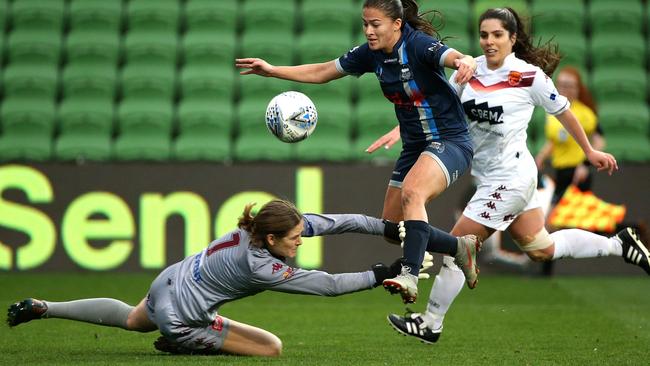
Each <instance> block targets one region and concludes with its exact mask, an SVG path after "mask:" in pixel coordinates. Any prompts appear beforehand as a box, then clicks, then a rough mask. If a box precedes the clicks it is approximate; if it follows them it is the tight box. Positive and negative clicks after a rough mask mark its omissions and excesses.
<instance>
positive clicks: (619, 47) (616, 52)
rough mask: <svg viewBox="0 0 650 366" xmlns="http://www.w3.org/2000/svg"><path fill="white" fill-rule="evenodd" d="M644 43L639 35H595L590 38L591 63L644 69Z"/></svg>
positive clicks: (597, 65)
mask: <svg viewBox="0 0 650 366" xmlns="http://www.w3.org/2000/svg"><path fill="white" fill-rule="evenodd" d="M645 53H646V42H645V39H644V37H643V36H642V35H641V34H640V33H626V34H625V36H621V35H620V34H595V35H593V36H592V37H591V63H592V66H593V67H594V68H597V67H601V66H611V67H622V68H645V61H646V57H645Z"/></svg>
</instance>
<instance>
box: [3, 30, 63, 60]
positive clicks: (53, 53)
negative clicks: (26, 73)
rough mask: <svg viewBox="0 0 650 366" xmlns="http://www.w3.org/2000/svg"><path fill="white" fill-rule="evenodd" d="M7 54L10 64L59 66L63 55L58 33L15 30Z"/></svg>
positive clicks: (8, 43) (10, 37) (11, 34)
mask: <svg viewBox="0 0 650 366" xmlns="http://www.w3.org/2000/svg"><path fill="white" fill-rule="evenodd" d="M7 53H8V56H9V62H10V63H31V64H39V65H57V64H58V63H59V57H60V55H61V34H60V33H58V32H46V31H33V30H31V29H24V30H14V31H13V32H11V33H9V37H8V42H7Z"/></svg>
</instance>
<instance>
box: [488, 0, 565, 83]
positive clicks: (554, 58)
mask: <svg viewBox="0 0 650 366" xmlns="http://www.w3.org/2000/svg"><path fill="white" fill-rule="evenodd" d="M486 19H499V20H500V21H501V24H502V25H503V28H505V29H506V30H507V31H508V32H509V33H510V35H513V34H514V35H515V36H516V38H515V44H514V46H512V51H513V52H514V53H515V54H516V55H517V57H519V58H520V59H522V60H524V61H526V62H528V63H530V64H533V65H535V66H538V67H539V68H540V69H542V70H543V71H544V73H546V75H552V74H553V72H554V71H555V69H556V68H557V65H558V64H559V63H560V59H561V58H562V56H561V55H560V53H559V51H558V46H557V44H555V43H551V41H548V42H546V43H544V44H542V43H541V42H540V43H538V44H537V46H533V43H532V40H531V37H530V34H528V32H527V31H526V27H525V25H524V23H523V22H522V21H521V18H520V17H519V15H518V14H517V12H516V11H515V10H514V9H512V8H510V7H505V8H494V9H488V10H486V11H485V12H483V14H481V16H480V17H479V21H478V24H479V27H480V26H481V23H482V22H483V21H484V20H486Z"/></svg>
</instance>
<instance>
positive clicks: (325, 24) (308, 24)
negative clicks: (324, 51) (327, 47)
mask: <svg viewBox="0 0 650 366" xmlns="http://www.w3.org/2000/svg"><path fill="white" fill-rule="evenodd" d="M359 12H360V8H359V7H357V6H356V5H355V4H353V3H352V2H350V1H348V2H340V3H339V2H331V1H327V2H324V1H311V2H303V5H302V11H301V13H300V17H301V19H302V31H303V32H304V33H307V34H309V33H327V34H328V35H329V36H330V37H332V38H336V37H339V36H341V37H343V40H344V41H346V42H348V46H349V42H350V35H351V34H352V30H353V29H357V28H359V27H360V26H361V21H360V20H359Z"/></svg>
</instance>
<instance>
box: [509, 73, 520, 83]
mask: <svg viewBox="0 0 650 366" xmlns="http://www.w3.org/2000/svg"><path fill="white" fill-rule="evenodd" d="M519 83H521V73H520V72H519V71H514V70H513V71H510V73H509V74H508V85H510V86H517V85H519Z"/></svg>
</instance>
